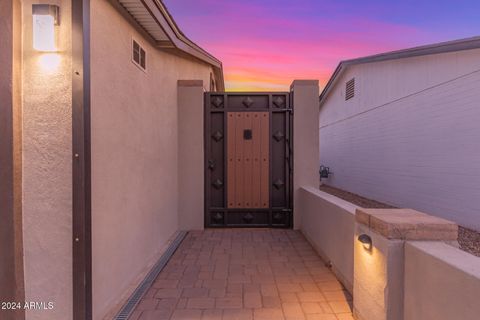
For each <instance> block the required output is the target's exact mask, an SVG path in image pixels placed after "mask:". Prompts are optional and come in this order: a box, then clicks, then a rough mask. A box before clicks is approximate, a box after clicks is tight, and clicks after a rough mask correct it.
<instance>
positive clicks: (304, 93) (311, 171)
mask: <svg viewBox="0 0 480 320" xmlns="http://www.w3.org/2000/svg"><path fill="white" fill-rule="evenodd" d="M290 90H291V91H292V95H293V105H294V110H293V112H294V114H295V116H294V117H293V220H294V221H293V227H294V228H295V229H300V228H301V226H302V216H301V215H302V212H301V210H300V207H299V206H300V201H299V195H300V188H302V187H317V186H318V184H319V180H318V179H319V177H318V139H319V138H318V134H317V132H318V112H319V111H318V106H319V102H318V95H319V89H318V80H295V81H293V83H292V85H291V86H290Z"/></svg>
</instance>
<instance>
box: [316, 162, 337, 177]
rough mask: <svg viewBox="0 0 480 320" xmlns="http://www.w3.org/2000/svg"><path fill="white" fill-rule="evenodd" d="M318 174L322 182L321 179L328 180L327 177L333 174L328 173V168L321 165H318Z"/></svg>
mask: <svg viewBox="0 0 480 320" xmlns="http://www.w3.org/2000/svg"><path fill="white" fill-rule="evenodd" d="M318 173H319V174H320V181H322V178H328V176H329V175H331V174H333V172H331V171H330V168H329V167H326V166H324V165H323V164H322V165H320V170H319V171H318Z"/></svg>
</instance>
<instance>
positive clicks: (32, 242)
mask: <svg viewBox="0 0 480 320" xmlns="http://www.w3.org/2000/svg"><path fill="white" fill-rule="evenodd" d="M32 3H34V1H29V0H28V1H27V0H24V1H22V14H23V19H22V21H23V57H22V59H23V61H22V62H23V70H22V86H23V101H22V102H23V243H24V264H25V300H26V301H28V302H30V301H33V302H45V303H48V302H53V309H51V310H27V311H26V318H27V319H29V320H30V319H45V320H51V319H65V320H68V319H71V318H72V249H71V248H72V243H71V239H72V227H71V225H72V169H71V168H72V162H71V156H72V151H71V145H72V122H71V119H72V117H71V113H72V111H71V104H72V103H71V95H72V91H71V83H72V81H71V79H72V78H71V77H72V75H71V2H70V1H51V2H50V3H52V4H58V5H60V9H61V11H60V15H61V24H60V26H59V27H58V28H57V32H58V33H57V34H58V49H59V51H58V52H57V53H38V52H36V51H33V49H32Z"/></svg>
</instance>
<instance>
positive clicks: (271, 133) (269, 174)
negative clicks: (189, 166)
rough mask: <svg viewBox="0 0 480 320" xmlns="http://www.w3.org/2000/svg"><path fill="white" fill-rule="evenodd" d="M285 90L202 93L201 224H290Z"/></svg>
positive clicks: (287, 100) (289, 154) (289, 147)
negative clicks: (203, 145)
mask: <svg viewBox="0 0 480 320" xmlns="http://www.w3.org/2000/svg"><path fill="white" fill-rule="evenodd" d="M292 117H293V110H292V103H291V101H290V95H289V93H283V92H278V93H277V92H275V93H258V92H257V93H219V92H210V93H206V94H205V166H206V168H205V226H206V227H283V228H289V227H291V226H292V221H293V219H292V214H293V212H292V207H293V205H292V182H293V179H292V177H293V163H292V162H293V156H292V123H293V119H292Z"/></svg>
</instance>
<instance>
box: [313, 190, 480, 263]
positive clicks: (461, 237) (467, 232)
mask: <svg viewBox="0 0 480 320" xmlns="http://www.w3.org/2000/svg"><path fill="white" fill-rule="evenodd" d="M320 190H321V191H324V192H326V193H329V194H331V195H334V196H336V197H338V198H340V199H343V200H346V201H348V202H350V203H353V204H355V205H357V206H359V207H362V208H377V209H394V208H396V207H394V206H391V205H388V204H385V203H382V202H379V201H375V200H372V199H368V198H364V197H362V196H359V195H358V194H355V193H351V192H348V191H345V190H342V189H338V188H334V187H331V186H328V185H325V184H322V185H321V186H320ZM458 243H459V244H460V249H462V250H463V251H465V252H468V253H470V254H472V255H474V256H477V257H480V232H478V231H475V230H472V229H468V228H465V227H462V226H459V227H458Z"/></svg>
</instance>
